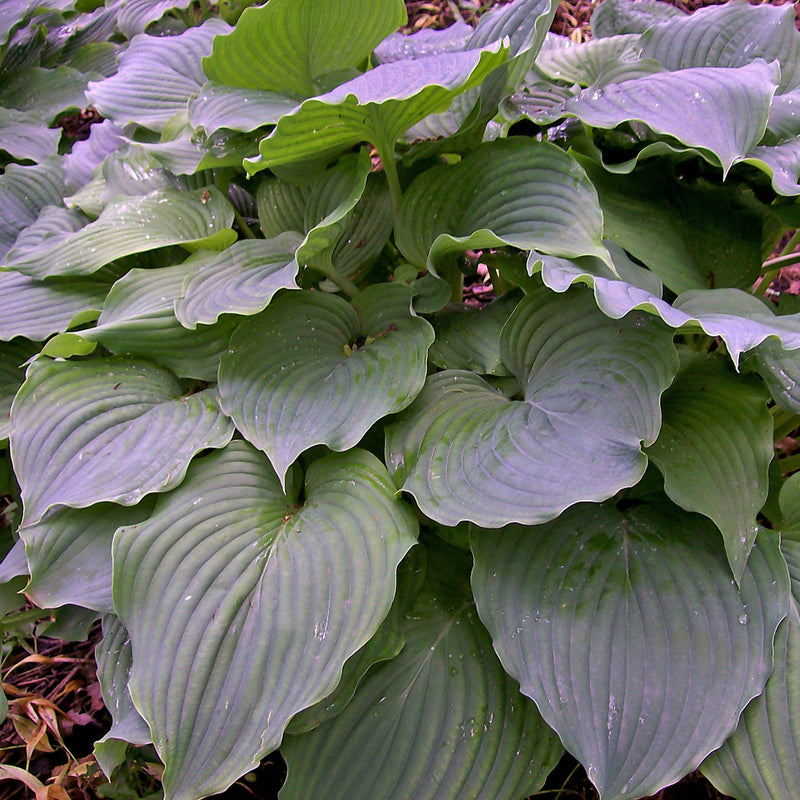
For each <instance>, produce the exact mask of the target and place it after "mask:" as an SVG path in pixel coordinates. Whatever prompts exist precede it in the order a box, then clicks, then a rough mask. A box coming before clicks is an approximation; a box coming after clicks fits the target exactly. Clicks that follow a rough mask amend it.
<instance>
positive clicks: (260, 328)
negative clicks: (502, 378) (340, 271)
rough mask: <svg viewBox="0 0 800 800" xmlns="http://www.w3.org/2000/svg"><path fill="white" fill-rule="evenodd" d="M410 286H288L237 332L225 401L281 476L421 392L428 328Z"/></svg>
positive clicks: (224, 372)
mask: <svg viewBox="0 0 800 800" xmlns="http://www.w3.org/2000/svg"><path fill="white" fill-rule="evenodd" d="M412 294H413V293H412V290H411V289H410V288H408V287H405V286H402V285H393V284H379V285H375V286H371V287H370V288H368V289H365V290H364V291H363V292H361V294H359V295H358V297H356V299H355V300H354V301H353V304H352V305H350V304H349V303H347V302H346V301H345V300H343V299H342V298H340V297H338V296H337V295H330V294H324V293H322V292H314V293H310V292H302V293H301V292H286V293H282V294H281V295H279V296H278V297H276V298H274V299H273V300H272V302H271V303H270V305H269V306H268V307H267V309H266V311H265V312H264V313H263V314H261V315H259V316H258V317H254V318H252V319H249V320H247V321H245V322H243V323H242V325H241V326H240V327H239V328H238V330H237V331H236V333H235V334H234V335H233V337H232V339H231V343H230V350H229V352H228V353H226V354H224V355H223V357H222V362H221V365H220V373H219V380H220V395H221V397H222V403H223V408H224V409H225V411H226V413H228V414H230V415H231V417H233V419H234V421H235V422H236V426H237V428H238V429H239V430H240V431H241V432H242V433H243V434H244V436H245V438H247V439H248V440H249V441H250V442H252V443H253V444H255V445H256V446H257V447H259V448H261V449H262V450H263V451H264V452H265V453H266V454H267V455H268V456H269V459H270V461H271V462H272V465H273V466H274V468H275V471H276V472H277V473H278V476H279V477H280V479H281V481H283V480H284V477H285V474H286V470H287V469H288V467H289V465H290V464H291V463H292V462H293V461H294V460H295V459H296V458H297V457H298V456H299V455H300V454H301V453H302V452H303V451H304V450H307V449H308V448H309V447H311V446H312V445H316V444H326V445H327V446H328V447H330V448H331V449H332V450H347V449H348V448H349V447H353V446H354V445H356V444H357V443H358V442H359V441H360V440H361V438H362V437H363V436H364V434H365V433H366V432H367V430H368V429H369V428H370V427H371V426H372V424H373V423H374V422H376V421H377V420H379V419H381V418H382V417H385V416H386V415H387V414H394V413H396V412H397V411H400V410H401V409H403V408H405V407H406V406H407V405H408V404H409V403H410V402H411V401H412V400H413V399H414V397H416V395H417V394H418V393H419V391H420V389H421V388H422V385H423V383H424V381H425V371H426V366H427V352H428V348H429V347H430V345H431V343H432V342H433V338H434V337H433V330H432V328H431V326H430V325H429V324H428V323H427V322H426V321H425V320H424V319H422V318H421V317H417V316H415V315H414V314H413V312H412V311H411V299H412ZM377 375H380V376H381V379H380V380H379V381H378V380H376V378H375V376H377Z"/></svg>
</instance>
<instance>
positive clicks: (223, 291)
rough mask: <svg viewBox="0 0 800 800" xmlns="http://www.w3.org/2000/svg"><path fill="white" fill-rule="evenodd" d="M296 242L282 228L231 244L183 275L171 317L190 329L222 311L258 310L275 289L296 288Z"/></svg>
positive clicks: (246, 312)
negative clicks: (272, 234) (265, 236)
mask: <svg viewBox="0 0 800 800" xmlns="http://www.w3.org/2000/svg"><path fill="white" fill-rule="evenodd" d="M300 241H301V240H300V237H299V236H298V235H297V234H295V233H294V232H293V231H287V232H286V233H283V234H280V235H278V236H276V237H275V238H274V239H253V240H245V241H241V242H234V243H233V244H232V245H231V246H230V247H228V248H227V249H226V250H223V251H222V252H221V253H220V254H219V255H217V256H216V257H214V258H213V259H212V260H210V261H208V262H207V263H204V264H202V265H201V266H200V267H199V269H198V270H197V271H196V272H195V273H194V274H193V275H190V276H188V277H187V278H186V281H185V282H184V284H183V287H182V289H181V294H180V297H179V298H178V299H177V300H176V301H175V316H176V317H177V318H178V320H180V323H181V325H183V326H185V327H186V328H191V329H194V328H196V327H197V326H198V324H206V325H211V324H213V323H214V322H216V321H217V320H218V319H219V317H220V315H222V314H241V315H250V314H258V312H259V311H263V310H264V309H265V308H266V307H267V305H269V301H270V300H271V299H272V297H273V295H274V294H275V293H276V292H277V291H278V290H279V289H297V288H298V286H297V283H296V282H295V278H296V277H297V272H298V269H299V268H298V264H297V262H296V261H295V258H294V251H295V249H296V248H297V245H298V244H300Z"/></svg>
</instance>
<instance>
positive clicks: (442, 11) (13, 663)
mask: <svg viewBox="0 0 800 800" xmlns="http://www.w3.org/2000/svg"><path fill="white" fill-rule="evenodd" d="M752 1H753V0H751V2H752ZM507 2H510V0H459V1H458V2H455V0H408V2H407V3H406V6H407V8H408V12H409V21H408V26H407V27H406V29H405V30H406V32H409V33H410V32H413V31H418V30H421V29H422V28H428V27H437V28H441V27H446V26H448V25H450V24H452V23H453V22H454V21H455V20H456V19H457V18H458V17H461V18H462V19H464V20H465V21H466V22H468V23H470V24H474V23H475V21H476V19H477V17H478V16H479V15H480V14H481V13H482V12H483V11H485V10H486V9H487V8H489V7H490V6H492V5H503V4H505V3H507ZM665 2H670V3H672V5H676V6H678V7H680V8H682V9H683V10H685V11H693V10H695V9H697V8H699V7H701V6H706V5H716V4H718V3H719V2H720V0H665ZM782 4H783V2H782V0H778V2H773V5H782ZM592 8H593V3H592V2H590V0H577V1H576V2H570V0H562V2H561V4H560V7H559V9H558V13H557V15H556V19H555V21H554V23H553V26H552V30H553V31H554V32H556V33H559V34H561V35H564V36H569V37H570V38H572V39H573V40H574V41H583V40H585V39H587V38H590V37H591V30H590V26H589V20H590V17H591V12H592ZM795 8H796V15H797V16H798V17H799V18H800V2H798V3H795ZM772 289H773V292H774V293H775V294H778V293H791V294H800V269H798V268H796V267H795V268H791V269H788V270H784V271H783V273H782V274H781V275H780V276H779V277H778V278H777V279H776V280H775V281H774V282H773V284H772ZM490 291H491V290H490V288H489V289H488V292H490ZM468 296H469V297H471V298H474V299H475V301H476V302H482V301H484V300H485V299H486V296H487V290H486V289H485V288H481V282H480V281H477V282H476V283H475V284H473V285H472V286H471V287H469V290H468ZM24 629H25V630H30V626H28V628H24ZM21 630H22V628H21ZM98 639H99V626H98V625H97V624H96V625H95V626H94V627H93V628H92V629H91V631H90V636H89V639H88V641H83V642H79V643H73V644H70V643H66V642H63V641H61V640H58V639H51V638H44V637H43V638H32V639H31V638H29V639H27V640H24V641H22V642H20V643H18V646H17V647H16V649H14V651H13V653H12V654H11V655H10V656H9V657H6V658H5V660H4V664H3V669H2V678H3V687H4V689H5V690H6V694H7V695H8V697H9V702H10V707H11V713H10V716H9V719H8V720H7V721H6V722H5V723H4V724H3V725H2V727H0V770H1V769H2V768H3V766H4V765H12V766H17V767H25V766H26V761H27V762H28V770H29V772H30V773H31V775H33V776H37V777H38V779H39V780H40V781H42V782H43V783H45V784H47V785H48V788H47V789H44V787H42V789H41V790H40V791H39V793H37V794H36V795H34V790H33V788H32V785H29V786H26V785H25V784H24V783H23V782H21V781H3V782H0V798H2V800H24V798H31V797H34V796H36V800H97V798H116V799H117V800H136V799H137V798H148V797H157V796H158V795H157V794H153V793H154V792H157V789H158V781H157V775H158V765H157V764H156V763H155V761H156V760H155V759H154V758H153V757H152V755H150V756H149V758H148V754H147V753H142V754H140V755H139V757H138V759H137V760H136V762H135V763H134V764H132V765H129V766H128V768H127V771H123V774H122V775H121V776H120V777H119V778H118V779H117V780H116V781H115V783H114V785H108V784H107V783H105V781H104V779H103V778H102V775H101V774H100V772H99V769H98V768H97V765H96V763H95V761H94V759H93V757H92V756H91V752H92V745H93V742H94V741H95V740H96V739H97V738H99V737H100V736H102V735H103V733H104V732H105V730H107V728H108V726H109V725H110V718H109V715H108V712H107V711H106V710H105V708H104V707H103V703H102V698H101V696H100V691H99V686H98V684H97V678H96V674H95V667H94V659H93V648H94V645H95V643H96V642H97V640H98ZM4 655H7V654H6V653H4ZM284 775H285V767H284V765H283V762H282V760H281V758H280V756H279V755H278V754H274V755H273V756H270V757H268V758H266V759H265V760H264V762H263V763H262V765H261V767H260V768H259V769H258V770H257V771H256V772H254V773H252V774H251V775H248V776H246V778H244V779H242V780H241V781H239V783H237V784H236V785H234V786H233V787H231V789H230V790H228V791H227V792H226V793H225V794H224V795H221V797H222V798H224V800H246V798H258V800H274V798H277V791H278V789H279V788H280V785H281V783H282V781H283V778H284ZM53 779H55V782H54V781H53ZM104 784H105V785H104ZM42 792H44V793H42ZM537 796H539V797H542V798H545V797H548V798H556V800H576V799H577V800H596V798H597V793H596V792H595V791H594V788H593V787H592V786H591V784H590V783H589V781H588V779H587V778H586V776H585V773H584V772H583V770H582V768H581V767H580V766H579V765H578V764H577V763H576V762H575V760H574V759H572V758H571V757H570V756H565V757H564V759H563V760H562V762H561V764H559V766H558V768H557V769H556V770H555V771H554V772H553V774H552V775H551V776H550V778H549V780H548V782H547V784H546V785H545V787H544V789H543V791H542V792H541V793H540V794H539V795H537ZM655 799H656V800H724V798H723V796H722V795H720V794H719V793H717V792H716V791H715V790H714V788H713V787H712V786H711V785H710V784H709V783H708V782H707V781H706V780H705V779H704V778H703V777H702V776H701V775H699V773H694V774H692V775H690V776H688V777H687V778H685V779H684V780H682V781H681V782H680V783H678V784H676V785H675V786H673V787H670V788H669V789H665V790H663V791H661V792H659V793H658V795H656V796H655ZM320 800H324V798H320ZM465 800H467V799H466V798H465Z"/></svg>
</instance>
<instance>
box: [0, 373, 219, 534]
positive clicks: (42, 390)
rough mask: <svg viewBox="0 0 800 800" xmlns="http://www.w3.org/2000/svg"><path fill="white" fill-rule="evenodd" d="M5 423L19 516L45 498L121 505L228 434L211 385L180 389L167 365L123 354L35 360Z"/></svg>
mask: <svg viewBox="0 0 800 800" xmlns="http://www.w3.org/2000/svg"><path fill="white" fill-rule="evenodd" d="M11 423H12V435H11V455H12V459H13V462H14V471H15V473H16V475H17V479H18V480H19V483H20V487H21V488H22V497H23V502H24V508H25V517H24V522H25V523H26V524H28V525H32V524H34V523H36V522H38V521H39V520H40V519H41V518H42V516H43V515H44V513H45V511H47V510H48V509H49V508H52V507H53V506H58V505H65V506H71V507H73V508H85V507H86V506H90V505H92V504H94V503H99V502H101V501H104V500H109V501H112V502H115V503H120V504H122V505H127V506H130V505H134V504H135V503H137V502H139V500H140V499H141V498H142V497H144V496H145V495H146V494H149V493H151V492H163V491H166V490H167V489H170V488H171V487H172V486H174V485H175V484H177V483H180V481H181V480H182V479H183V476H184V474H185V472H186V467H187V465H188V464H189V461H190V460H191V459H192V457H193V456H194V455H195V453H198V452H200V451H201V450H204V449H206V448H208V447H223V446H224V445H225V444H226V443H227V442H228V441H229V440H230V438H231V436H232V434H233V426H232V425H231V423H230V420H228V419H227V417H225V416H223V414H222V413H221V411H220V410H219V400H218V396H217V393H216V390H215V389H206V390H204V391H200V392H197V393H195V394H186V393H185V391H184V389H183V388H182V387H181V385H180V383H179V382H178V380H177V379H176V378H175V376H174V375H172V373H170V372H168V371H167V370H165V369H163V368H161V367H157V366H156V365H155V364H151V363H148V362H146V361H133V360H131V359H125V358H102V359H94V360H89V361H83V362H76V363H59V362H55V361H44V362H36V363H35V364H33V365H32V366H31V368H30V369H29V371H28V377H27V379H26V380H25V383H24V384H23V385H22V388H21V389H20V391H19V393H18V394H17V397H16V399H15V401H14V405H13V406H12V408H11ZM167 440H168V441H169V447H168V448H165V447H164V442H165V441H167Z"/></svg>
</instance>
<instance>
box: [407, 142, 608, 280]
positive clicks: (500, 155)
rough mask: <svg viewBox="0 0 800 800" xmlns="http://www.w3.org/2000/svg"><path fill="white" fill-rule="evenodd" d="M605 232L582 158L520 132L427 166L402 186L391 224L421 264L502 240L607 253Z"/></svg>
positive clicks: (571, 252) (567, 251) (557, 250)
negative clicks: (450, 161)
mask: <svg viewBox="0 0 800 800" xmlns="http://www.w3.org/2000/svg"><path fill="white" fill-rule="evenodd" d="M576 208H580V209H581V213H580V214H579V215H576V214H575V209H576ZM602 231H603V215H602V212H601V211H600V206H599V204H598V202H597V193H596V192H595V190H594V187H593V186H592V184H591V183H590V181H589V179H588V178H587V177H586V173H585V172H584V170H583V168H582V167H581V166H580V164H578V162H577V161H576V160H575V159H574V158H572V157H571V156H569V155H568V154H566V153H565V152H564V151H563V150H561V149H560V148H558V147H556V146H555V145H552V144H549V143H539V142H535V141H531V140H530V139H523V138H513V139H501V140H497V141H495V142H490V143H487V144H485V145H483V146H482V147H480V148H478V149H477V150H475V151H474V152H472V153H470V155H468V156H466V157H465V158H464V159H463V160H462V161H460V162H459V163H458V164H456V165H454V166H450V167H448V166H441V167H435V168H433V169H429V170H426V171H425V172H424V173H422V175H420V176H419V177H418V178H417V179H416V180H415V181H414V182H413V183H412V184H411V186H410V187H409V188H408V190H407V191H406V194H405V196H404V198H403V203H402V204H401V206H400V209H399V211H398V218H397V221H396V225H395V235H396V240H397V246H398V248H399V249H400V251H401V252H402V253H403V255H404V256H405V257H406V258H407V259H408V260H409V261H410V262H412V263H413V264H416V265H419V266H425V265H426V264H428V265H429V266H431V265H433V266H435V264H436V262H437V260H442V259H445V258H447V257H450V258H453V257H454V255H455V254H456V253H460V252H463V251H464V250H467V249H470V248H480V247H491V246H500V245H503V244H507V245H512V246H513V247H518V248H520V249H523V250H528V249H532V248H536V249H538V250H542V251H544V252H548V253H554V254H556V255H568V256H578V255H587V254H592V255H597V256H599V257H601V258H608V253H607V252H606V250H605V248H604V247H603V245H602V243H601V236H602ZM442 234H444V235H442ZM473 234H474V235H473ZM437 237H438V238H437Z"/></svg>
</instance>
